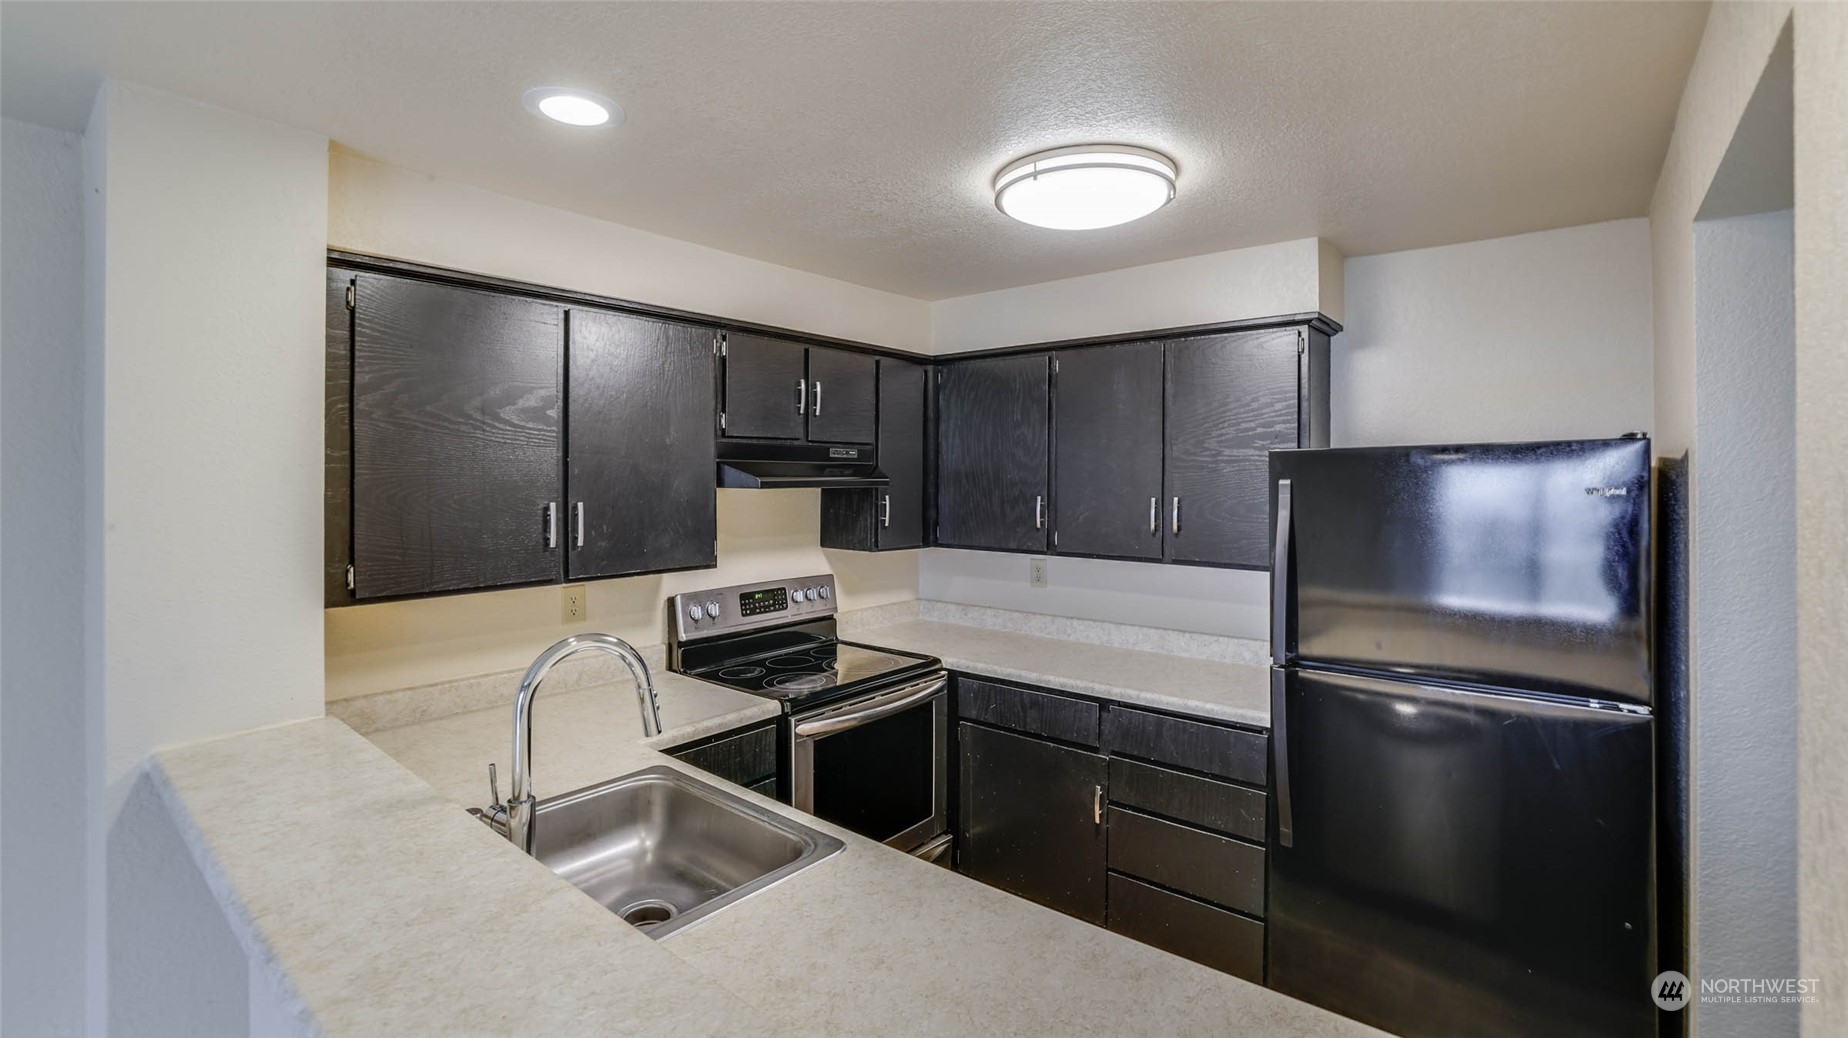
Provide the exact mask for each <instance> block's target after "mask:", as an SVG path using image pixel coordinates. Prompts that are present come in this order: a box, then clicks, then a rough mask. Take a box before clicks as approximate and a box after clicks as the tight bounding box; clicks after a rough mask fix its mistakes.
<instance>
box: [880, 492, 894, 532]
mask: <svg viewBox="0 0 1848 1038" xmlns="http://www.w3.org/2000/svg"><path fill="white" fill-rule="evenodd" d="M879 525H881V526H891V525H892V495H891V494H881V495H880V497H879Z"/></svg>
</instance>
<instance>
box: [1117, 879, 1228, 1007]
mask: <svg viewBox="0 0 1848 1038" xmlns="http://www.w3.org/2000/svg"><path fill="white" fill-rule="evenodd" d="M1108 890H1109V895H1110V909H1109V916H1108V918H1109V922H1108V923H1107V924H1106V925H1107V926H1108V927H1109V928H1110V929H1111V930H1114V931H1116V932H1117V933H1120V934H1122V935H1123V936H1125V937H1130V938H1134V939H1135V940H1138V941H1141V942H1142V943H1144V944H1150V945H1154V946H1155V947H1157V948H1160V949H1161V950H1162V951H1166V952H1173V953H1174V954H1176V955H1179V956H1181V957H1182V958H1184V959H1192V960H1193V961H1195V962H1197V963H1200V964H1201V965H1202V966H1211V967H1212V968H1214V969H1216V970H1222V971H1224V972H1226V973H1230V974H1232V975H1233V976H1235V977H1243V978H1245V979H1246V980H1249V981H1251V982H1252V983H1254V984H1262V983H1264V924H1263V923H1260V922H1258V921H1257V920H1255V919H1247V918H1245V917H1244V916H1242V915H1236V914H1234V913H1232V912H1228V911H1226V910H1225V909H1223V908H1215V907H1214V906H1212V905H1209V904H1207V903H1205V902H1203V901H1195V900H1194V899H1193V898H1190V897H1182V896H1180V895H1179V894H1172V893H1169V892H1168V891H1166V890H1159V889H1157V888H1155V887H1151V886H1149V885H1148V884H1146V883H1138V882H1136V881H1135V880H1133V879H1130V878H1129V877H1127V876H1111V877H1110V882H1109V887H1108Z"/></svg>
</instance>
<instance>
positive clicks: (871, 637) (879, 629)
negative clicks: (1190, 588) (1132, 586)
mask: <svg viewBox="0 0 1848 1038" xmlns="http://www.w3.org/2000/svg"><path fill="white" fill-rule="evenodd" d="M965 613H966V614H969V615H970V617H971V618H972V619H985V618H986V614H990V613H993V614H1001V611H1000V610H964V611H961V612H959V613H951V614H950V615H963V614H965ZM926 615H927V616H928V614H926ZM1002 615H1005V614H1002ZM1012 615H1013V616H1015V617H1018V616H1020V615H1022V614H1012ZM1099 626H1103V625H1099ZM1115 630H1116V631H1125V630H1127V631H1139V630H1147V629H1146V628H1122V627H1117V628H1115ZM841 637H842V638H843V639H844V640H847V641H853V642H859V643H861V644H863V645H876V646H880V647H883V648H888V649H897V650H899V651H901V652H914V653H921V654H923V655H926V656H935V657H937V658H938V659H941V660H942V661H943V665H944V666H945V667H948V668H949V669H951V670H955V671H961V672H963V673H966V674H975V675H978V676H981V677H988V678H996V679H999V680H1003V681H1016V682H1022V683H1025V684H1029V685H1038V686H1041V687H1043V688H1051V689H1060V690H1063V691H1066V692H1076V693H1079V694H1081V695H1087V696H1094V697H1096V698H1098V699H1106V700H1112V701H1115V702H1120V703H1127V704H1131V705H1136V706H1147V707H1151V708H1154V709H1157V710H1170V711H1174V712H1176V713H1182V714H1190V715H1193V716H1195V717H1207V718H1214V719H1217V720H1221V721H1233V722H1236V723H1239V724H1248V725H1253V726H1256V727H1259V728H1268V727H1270V669H1269V667H1268V666H1266V665H1264V664H1261V663H1257V662H1240V661H1233V660H1225V659H1210V658H1204V657H1200V656H1186V655H1178V654H1175V653H1169V652H1160V651H1154V650H1151V649H1141V648H1128V647H1125V646H1124V645H1120V644H1101V643H1098V642H1092V641H1084V640H1079V639H1075V638H1061V637H1053V636H1050V635H1046V634H1034V633H1028V632H1024V631H1019V630H1009V629H1006V628H1002V627H995V626H984V625H980V624H978V623H959V622H953V621H950V620H940V619H928V618H925V619H901V620H899V621H898V622H895V623H886V624H868V623H865V622H849V623H847V624H846V625H845V630H844V631H843V633H842V635H841ZM1245 644H1247V645H1251V644H1252V643H1245ZM1248 651H1249V652H1250V654H1251V655H1255V653H1256V651H1257V649H1256V647H1255V646H1253V647H1252V648H1251V649H1250V650H1248Z"/></svg>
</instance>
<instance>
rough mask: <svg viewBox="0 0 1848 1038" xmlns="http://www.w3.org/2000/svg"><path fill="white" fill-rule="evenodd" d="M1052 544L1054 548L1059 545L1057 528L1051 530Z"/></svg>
mask: <svg viewBox="0 0 1848 1038" xmlns="http://www.w3.org/2000/svg"><path fill="white" fill-rule="evenodd" d="M1052 546H1053V547H1055V548H1057V547H1058V546H1059V531H1057V530H1054V531H1052Z"/></svg>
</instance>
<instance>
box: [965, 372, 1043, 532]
mask: <svg viewBox="0 0 1848 1038" xmlns="http://www.w3.org/2000/svg"><path fill="white" fill-rule="evenodd" d="M1050 370H1051V369H1050V362H1049V359H1048V357H1047V355H1046V354H1044V353H1034V354H1023V355H1012V356H1001V357H983V358H979V359H972V360H965V361H956V362H953V363H949V364H945V365H943V366H942V367H940V368H938V372H939V375H940V381H939V382H938V385H937V543H938V544H940V545H942V546H944V547H946V548H991V549H999V550H1004V551H1045V550H1046V547H1047V544H1048V543H1049V542H1048V537H1047V533H1048V531H1047V515H1048V512H1047V510H1048V508H1050V504H1051V503H1050V502H1049V501H1048V500H1047V497H1048V487H1047V482H1048V481H1047V449H1046V448H1047V436H1048V433H1049V426H1048V417H1049V414H1048V404H1049V400H1048V388H1049V383H1048V378H1049V373H1050Z"/></svg>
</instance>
